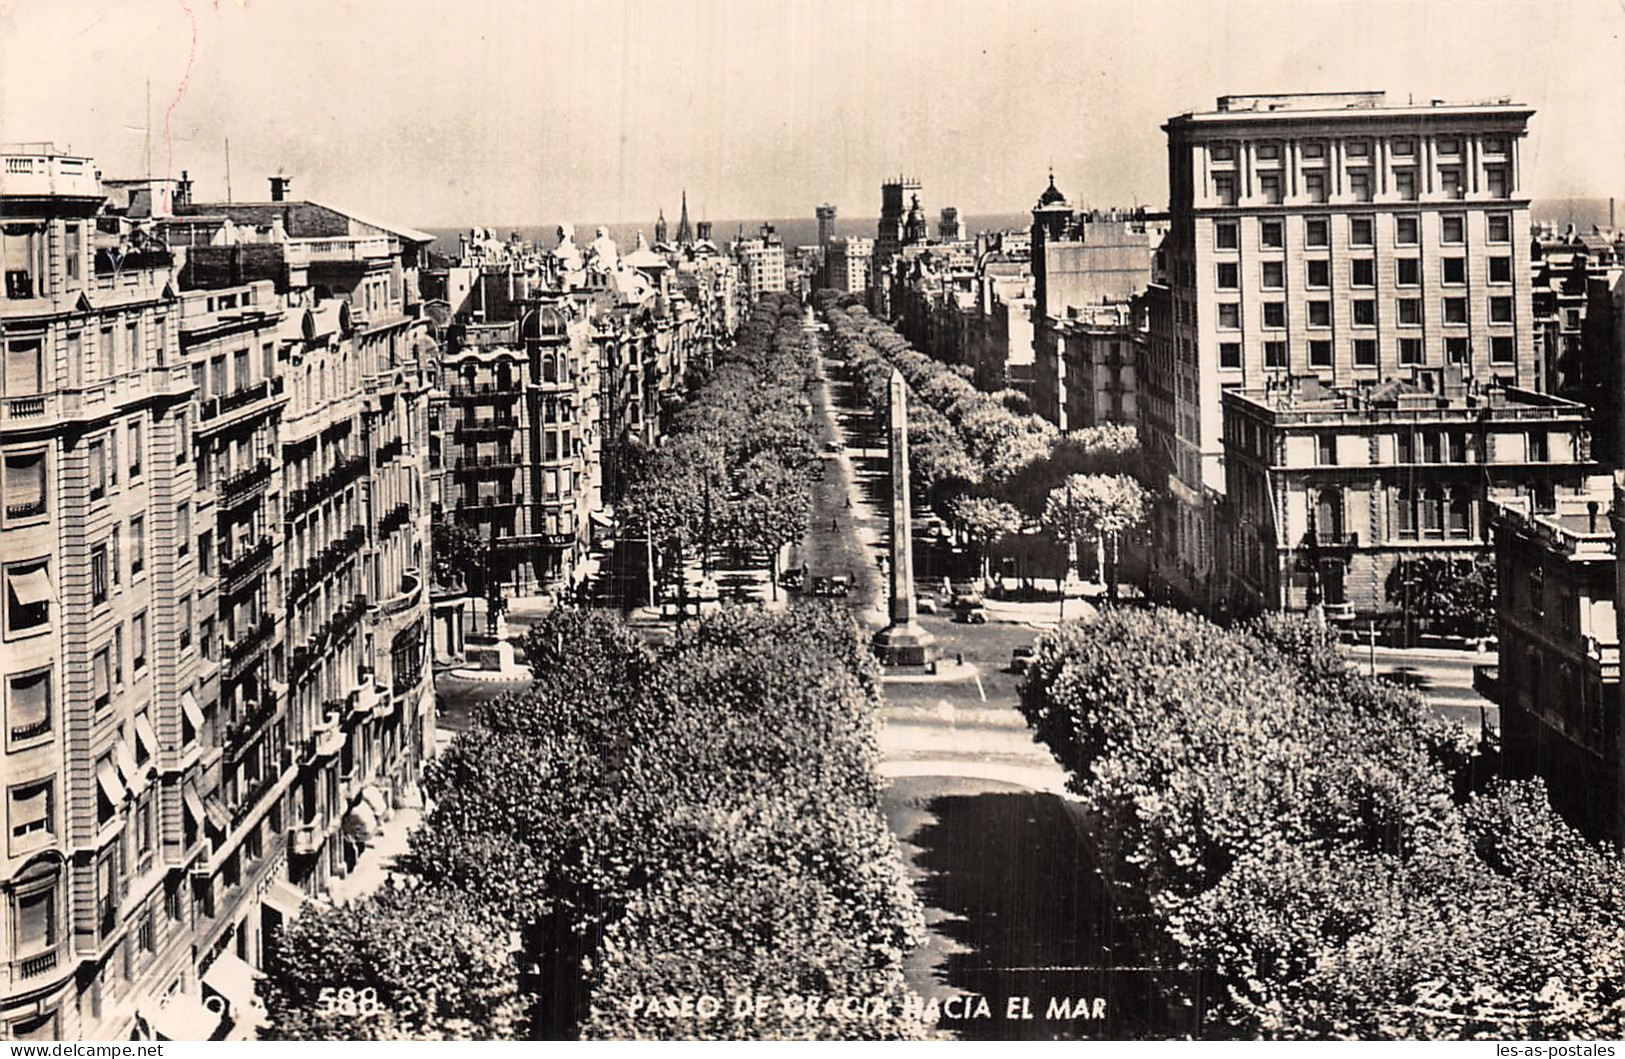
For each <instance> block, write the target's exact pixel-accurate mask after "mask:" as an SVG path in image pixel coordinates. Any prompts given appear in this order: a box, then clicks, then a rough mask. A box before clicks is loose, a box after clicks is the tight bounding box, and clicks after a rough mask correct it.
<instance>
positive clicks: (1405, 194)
mask: <svg viewBox="0 0 1625 1059" xmlns="http://www.w3.org/2000/svg"><path fill="white" fill-rule="evenodd" d="M1388 175H1389V190H1390V191H1391V192H1392V194H1393V195H1394V197H1395V198H1396V199H1398V200H1399V201H1400V202H1417V201H1419V200H1420V199H1421V195H1422V190H1423V180H1422V172H1421V170H1419V169H1418V168H1417V167H1415V166H1395V167H1394V169H1393V170H1392V172H1391V173H1389V174H1388ZM1433 175H1434V176H1435V177H1436V181H1435V184H1434V190H1435V191H1437V192H1438V193H1439V194H1443V195H1445V196H1446V197H1448V198H1452V199H1462V198H1466V196H1467V179H1466V176H1467V174H1466V172H1465V170H1463V169H1462V168H1461V167H1460V166H1454V165H1440V166H1439V167H1438V168H1437V169H1436V170H1435V172H1434V174H1433ZM1287 177H1288V174H1286V173H1285V172H1283V171H1281V170H1280V169H1259V170H1257V171H1256V172H1255V173H1254V174H1253V182H1254V184H1255V189H1254V191H1253V192H1252V197H1253V198H1254V199H1255V200H1256V201H1258V202H1260V203H1263V204H1265V205H1269V206H1279V205H1281V204H1282V203H1284V202H1285V201H1286V199H1287V194H1286V189H1287V187H1288V186H1289V181H1288V179H1287ZM1212 182H1213V198H1215V199H1217V200H1218V201H1219V203H1220V205H1224V206H1236V205H1239V204H1240V203H1241V189H1242V187H1243V186H1244V181H1243V179H1242V177H1241V175H1240V174H1239V173H1236V172H1235V171H1233V170H1229V171H1227V170H1215V171H1214V173H1213V175H1212ZM1299 183H1300V188H1299V191H1298V192H1297V197H1298V198H1301V199H1302V200H1304V201H1307V202H1314V203H1324V202H1330V201H1331V197H1332V188H1333V186H1334V181H1333V177H1332V174H1331V173H1330V172H1328V171H1327V170H1326V169H1325V168H1324V167H1322V168H1305V169H1304V170H1303V171H1302V172H1301V173H1300V174H1299ZM1377 186H1378V181H1377V176H1376V174H1375V173H1374V172H1373V170H1372V168H1371V167H1370V166H1355V165H1351V166H1350V167H1349V168H1348V169H1347V170H1346V171H1345V172H1344V174H1343V192H1342V194H1343V195H1344V196H1345V197H1346V198H1347V199H1348V200H1349V201H1352V202H1372V201H1375V199H1376V194H1375V191H1376V188H1377ZM1483 190H1484V191H1485V192H1486V193H1488V194H1489V196H1490V197H1491V198H1497V199H1504V198H1507V197H1508V196H1509V195H1510V194H1511V191H1512V169H1511V167H1510V166H1506V165H1489V166H1485V167H1484V184H1483Z"/></svg>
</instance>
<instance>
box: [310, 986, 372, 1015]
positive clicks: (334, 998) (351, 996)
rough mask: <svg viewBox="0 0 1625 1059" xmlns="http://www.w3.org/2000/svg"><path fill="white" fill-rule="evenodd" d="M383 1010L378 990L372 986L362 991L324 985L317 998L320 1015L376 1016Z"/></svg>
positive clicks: (317, 1008) (350, 987)
mask: <svg viewBox="0 0 1625 1059" xmlns="http://www.w3.org/2000/svg"><path fill="white" fill-rule="evenodd" d="M383 1010H384V1006H383V1004H382V1003H380V1002H379V1000H378V990H377V989H375V988H373V987H372V986H370V985H369V986H365V987H363V988H361V989H356V988H355V987H354V986H348V985H345V986H337V987H335V986H330V985H324V986H322V991H321V992H320V993H318V994H317V996H316V1013H317V1014H318V1015H376V1014H378V1013H379V1012H381V1011H383Z"/></svg>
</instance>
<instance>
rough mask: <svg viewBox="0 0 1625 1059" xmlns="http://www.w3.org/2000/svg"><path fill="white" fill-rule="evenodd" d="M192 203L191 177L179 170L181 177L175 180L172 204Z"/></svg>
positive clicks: (185, 204)
mask: <svg viewBox="0 0 1625 1059" xmlns="http://www.w3.org/2000/svg"><path fill="white" fill-rule="evenodd" d="M191 204H192V177H191V175H190V174H188V173H187V172H186V170H184V169H182V170H181V178H180V179H179V180H177V181H175V199H174V202H173V203H172V205H174V206H176V207H180V206H190V205H191Z"/></svg>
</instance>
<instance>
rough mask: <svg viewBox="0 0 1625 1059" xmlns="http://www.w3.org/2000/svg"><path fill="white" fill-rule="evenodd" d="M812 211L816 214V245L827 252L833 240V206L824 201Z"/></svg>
mask: <svg viewBox="0 0 1625 1059" xmlns="http://www.w3.org/2000/svg"><path fill="white" fill-rule="evenodd" d="M814 212H815V213H816V214H817V215H818V245H819V247H821V248H822V249H823V250H825V251H826V252H827V251H828V250H829V244H830V243H832V242H834V241H835V207H834V206H833V205H831V204H830V203H828V202H826V203H824V204H823V205H821V206H819V207H818V208H817V209H816V210H815V211H814Z"/></svg>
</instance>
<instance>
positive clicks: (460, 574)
mask: <svg viewBox="0 0 1625 1059" xmlns="http://www.w3.org/2000/svg"><path fill="white" fill-rule="evenodd" d="M429 554H430V557H431V561H432V566H431V568H430V569H431V573H432V575H433V577H434V583H435V585H437V586H438V587H440V588H446V589H450V588H457V587H462V588H477V587H478V586H479V585H481V584H482V583H483V582H484V580H485V559H486V543H485V541H484V540H482V539H481V538H480V535H479V533H478V532H476V531H475V530H474V528H473V527H472V526H468V525H465V524H464V523H461V522H458V521H456V520H455V519H453V518H447V517H441V518H437V519H435V520H434V522H433V523H432V524H431V525H430V538H429Z"/></svg>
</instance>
